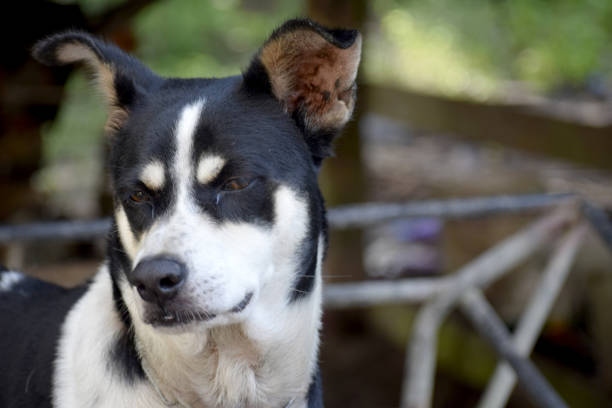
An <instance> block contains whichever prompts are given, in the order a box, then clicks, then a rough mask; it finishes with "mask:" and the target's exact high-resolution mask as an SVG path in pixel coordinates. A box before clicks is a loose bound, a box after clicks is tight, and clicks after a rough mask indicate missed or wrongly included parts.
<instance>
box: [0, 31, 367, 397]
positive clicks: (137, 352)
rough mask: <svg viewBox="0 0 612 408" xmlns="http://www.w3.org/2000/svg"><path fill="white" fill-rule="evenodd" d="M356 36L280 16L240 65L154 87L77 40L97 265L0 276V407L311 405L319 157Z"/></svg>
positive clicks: (63, 46)
mask: <svg viewBox="0 0 612 408" xmlns="http://www.w3.org/2000/svg"><path fill="white" fill-rule="evenodd" d="M360 52H361V38H360V35H359V33H358V32H357V31H354V30H328V29H326V28H324V27H321V26H320V25H317V24H316V23H313V22H311V21H309V20H292V21H289V22H287V23H285V24H284V25H283V26H282V27H280V28H279V29H277V30H276V31H274V32H273V34H272V36H271V37H270V38H269V39H268V40H267V42H266V43H265V44H264V45H263V47H262V48H261V49H260V51H259V52H258V53H257V55H256V56H255V57H254V59H253V61H252V63H251V65H250V66H249V68H248V69H247V70H246V71H245V72H244V74H243V75H240V76H234V77H228V78H222V79H165V78H161V77H159V76H157V75H155V74H154V73H152V72H151V71H150V70H148V69H147V68H146V67H145V66H143V65H142V64H141V63H140V62H139V61H137V60H136V59H134V58H132V57H130V56H129V55H127V54H125V53H124V52H122V51H121V50H119V49H118V48H117V47H115V46H113V45H111V44H107V43H105V42H103V41H101V40H99V39H97V38H94V37H92V36H90V35H88V34H86V33H82V32H66V33H62V34H58V35H55V36H52V37H49V38H47V39H45V40H43V41H41V42H39V43H38V44H37V45H36V46H35V48H34V56H35V57H36V58H37V59H39V60H40V61H42V62H43V63H45V64H50V65H61V64H69V63H75V62H83V63H85V64H86V65H87V66H88V67H89V68H90V69H91V70H92V71H93V73H94V74H95V78H96V81H97V83H98V85H99V87H100V89H101V90H102V91H103V93H104V94H105V96H106V98H107V100H108V102H109V106H110V112H109V119H108V123H107V127H108V131H109V139H110V146H111V150H110V163H109V169H110V173H111V180H112V187H113V191H114V222H113V227H112V230H111V232H110V234H109V238H108V258H107V261H106V262H105V264H104V265H103V266H102V268H101V270H100V271H99V272H98V274H97V275H96V276H95V277H94V278H93V280H92V281H91V282H90V283H89V284H88V285H86V286H85V287H82V288H76V289H70V290H67V289H63V288H60V287H57V286H54V285H50V284H47V283H43V282H40V281H37V280H34V279H31V278H26V277H24V276H22V275H20V274H18V273H15V272H8V271H4V272H0V331H1V332H0V333H1V334H0V353H1V355H2V357H1V364H0V366H1V369H0V406H1V407H5V408H6V407H41V406H50V405H53V406H55V407H70V408H73V407H74V408H76V407H78V408H83V407H113V408H117V407H130V408H151V407H170V406H173V407H194V408H195V407H207V408H211V407H231V408H236V407H292V408H296V407H321V406H322V400H321V389H320V380H319V374H318V365H317V348H318V344H319V333H318V332H319V328H320V320H321V262H322V258H323V255H324V252H325V248H326V221H325V209H324V205H323V199H322V197H321V193H320V191H319V188H318V184H317V172H318V169H319V167H320V165H321V162H322V160H323V159H324V158H325V157H326V156H328V155H329V154H330V152H331V143H332V140H333V138H334V137H335V136H336V135H337V133H338V132H339V130H340V129H341V128H342V126H343V125H344V124H345V123H346V122H347V121H348V120H349V118H350V116H351V113H352V110H353V106H354V103H355V77H356V73H357V66H358V64H359V59H360Z"/></svg>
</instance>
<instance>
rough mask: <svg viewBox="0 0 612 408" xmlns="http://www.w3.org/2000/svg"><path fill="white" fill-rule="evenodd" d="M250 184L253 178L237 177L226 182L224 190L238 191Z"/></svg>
mask: <svg viewBox="0 0 612 408" xmlns="http://www.w3.org/2000/svg"><path fill="white" fill-rule="evenodd" d="M249 184H251V180H249V179H246V178H243V177H235V178H233V179H229V180H228V181H226V182H225V184H224V185H223V190H224V191H238V190H242V189H244V188H246V187H248V186H249Z"/></svg>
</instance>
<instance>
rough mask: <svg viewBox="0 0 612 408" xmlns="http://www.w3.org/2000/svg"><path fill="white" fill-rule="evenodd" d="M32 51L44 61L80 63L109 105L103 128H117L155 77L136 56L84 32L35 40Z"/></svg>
mask: <svg viewBox="0 0 612 408" xmlns="http://www.w3.org/2000/svg"><path fill="white" fill-rule="evenodd" d="M32 55H33V56H34V57H35V58H36V59H37V60H39V61H40V62H42V63H43V64H46V65H67V64H73V63H83V64H85V65H86V66H87V67H88V68H89V70H90V71H91V72H92V73H93V74H94V78H95V81H96V84H97V87H98V88H99V89H100V90H101V91H102V93H103V95H104V96H105V98H106V100H107V102H108V105H109V115H108V120H107V122H106V128H107V130H110V131H111V132H116V131H118V130H119V129H120V128H121V127H122V126H123V124H124V123H125V121H126V119H127V118H128V116H129V110H130V107H131V106H132V104H133V103H134V101H135V100H136V99H137V98H138V97H139V95H141V94H143V93H146V92H147V90H148V89H150V88H151V87H152V86H153V84H154V83H155V82H156V81H157V80H158V77H157V76H155V74H153V73H152V72H151V71H150V70H149V69H147V68H146V67H145V66H144V65H142V64H141V63H140V62H139V61H138V60H136V59H135V58H133V57H131V56H129V55H128V54H126V53H124V52H123V51H121V50H120V49H119V48H118V47H116V46H114V45H112V44H108V43H106V42H104V41H102V40H100V39H98V38H96V37H94V36H92V35H90V34H88V33H85V32H81V31H67V32H64V33H59V34H56V35H53V36H51V37H48V38H46V39H43V40H41V41H39V42H38V43H36V45H35V46H34V48H33V50H32Z"/></svg>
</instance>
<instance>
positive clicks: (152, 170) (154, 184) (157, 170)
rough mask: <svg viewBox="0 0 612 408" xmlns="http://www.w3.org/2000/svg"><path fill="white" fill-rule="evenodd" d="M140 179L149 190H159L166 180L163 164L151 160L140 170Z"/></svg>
mask: <svg viewBox="0 0 612 408" xmlns="http://www.w3.org/2000/svg"><path fill="white" fill-rule="evenodd" d="M140 181H142V182H143V183H144V184H145V186H147V187H148V188H150V189H151V190H161V189H162V188H163V187H164V184H165V182H166V174H165V170H164V165H163V164H162V163H161V162H159V161H157V160H156V161H152V162H150V163H149V164H147V165H146V166H145V167H144V168H143V169H142V171H141V172H140Z"/></svg>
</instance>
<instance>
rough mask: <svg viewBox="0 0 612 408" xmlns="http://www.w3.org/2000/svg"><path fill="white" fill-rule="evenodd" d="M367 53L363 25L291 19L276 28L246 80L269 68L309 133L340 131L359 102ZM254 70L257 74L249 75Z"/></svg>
mask: <svg viewBox="0 0 612 408" xmlns="http://www.w3.org/2000/svg"><path fill="white" fill-rule="evenodd" d="M360 58H361V35H360V34H359V32H358V31H357V30H341V29H337V30H329V29H327V28H324V27H322V26H320V25H319V24H316V23H314V22H312V21H310V20H291V21H288V22H287V23H285V24H284V25H283V26H281V27H280V28H279V29H277V30H276V31H274V32H273V33H272V36H271V37H270V39H268V41H267V42H266V43H265V44H264V46H263V47H262V48H261V50H260V51H259V53H258V54H257V55H256V57H255V60H254V62H253V63H252V65H251V68H250V69H249V71H247V73H246V74H245V80H247V81H249V80H251V81H254V80H256V79H259V80H260V78H257V75H256V73H257V71H258V69H261V67H263V69H264V70H265V72H266V74H267V79H268V81H269V84H270V88H271V91H272V93H273V94H274V96H275V97H276V98H277V99H278V100H279V101H280V102H281V103H282V105H283V107H284V109H285V110H286V111H287V113H289V114H291V115H293V116H294V117H295V116H296V114H297V116H298V118H297V119H298V120H300V121H302V125H303V126H304V127H305V128H306V130H307V131H309V132H317V131H320V130H338V129H340V128H342V127H343V126H344V125H345V124H346V122H347V121H348V120H349V119H350V117H351V114H352V112H353V108H354V106H355V90H356V86H355V78H356V76H357V68H358V66H359V60H360ZM249 75H251V77H249Z"/></svg>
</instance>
